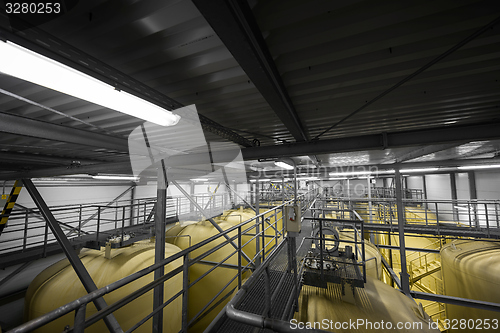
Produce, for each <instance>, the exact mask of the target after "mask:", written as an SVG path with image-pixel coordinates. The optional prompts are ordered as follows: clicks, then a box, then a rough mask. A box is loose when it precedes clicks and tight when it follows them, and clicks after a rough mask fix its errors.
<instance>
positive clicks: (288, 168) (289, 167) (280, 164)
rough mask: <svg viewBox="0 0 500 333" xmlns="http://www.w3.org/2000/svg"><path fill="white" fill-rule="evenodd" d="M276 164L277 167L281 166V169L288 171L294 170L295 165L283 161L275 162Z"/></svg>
mask: <svg viewBox="0 0 500 333" xmlns="http://www.w3.org/2000/svg"><path fill="white" fill-rule="evenodd" d="M274 164H275V165H276V166H279V167H280V168H283V169H286V170H293V169H294V168H293V165H290V164H288V163H285V162H281V161H276V162H274Z"/></svg>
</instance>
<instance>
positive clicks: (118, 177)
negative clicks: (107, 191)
mask: <svg viewBox="0 0 500 333" xmlns="http://www.w3.org/2000/svg"><path fill="white" fill-rule="evenodd" d="M92 178H94V179H103V180H130V181H133V182H137V181H139V179H140V178H139V177H135V176H123V175H95V176H92Z"/></svg>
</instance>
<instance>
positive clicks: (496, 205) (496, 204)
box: [495, 202, 500, 228]
mask: <svg viewBox="0 0 500 333" xmlns="http://www.w3.org/2000/svg"><path fill="white" fill-rule="evenodd" d="M495 218H496V220H497V228H500V223H499V221H498V203H497V202H495Z"/></svg>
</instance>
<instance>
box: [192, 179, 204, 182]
mask: <svg viewBox="0 0 500 333" xmlns="http://www.w3.org/2000/svg"><path fill="white" fill-rule="evenodd" d="M190 180H191V181H193V182H207V181H208V178H193V179H190Z"/></svg>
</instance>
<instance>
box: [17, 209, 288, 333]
mask: <svg viewBox="0 0 500 333" xmlns="http://www.w3.org/2000/svg"><path fill="white" fill-rule="evenodd" d="M263 212H264V210H261V213H263ZM254 216H255V212H254V211H253V210H251V209H238V210H229V211H226V212H225V213H224V214H222V215H221V216H219V217H217V218H215V221H216V223H217V224H218V225H219V227H221V228H222V229H223V230H227V229H229V228H231V227H233V226H235V225H237V224H240V223H241V222H244V221H247V220H249V219H251V218H252V217H254ZM264 217H265V227H266V228H267V229H266V231H265V233H266V235H269V236H274V235H276V229H277V230H281V229H282V220H281V212H276V213H267V214H266V215H264ZM276 220H277V223H275V221H276ZM276 224H277V226H276ZM251 225H253V223H247V224H245V225H244V226H242V231H244V230H245V229H248V228H250V227H251ZM271 225H273V227H271ZM217 233H218V231H217V229H215V228H214V226H213V225H212V224H211V223H210V222H209V221H206V220H204V221H200V222H196V221H186V222H183V223H182V224H179V223H178V224H176V225H174V226H173V227H172V228H170V229H168V230H167V232H166V244H165V257H168V256H170V255H173V254H175V253H177V252H179V251H181V250H184V249H186V248H188V247H189V246H190V245H194V244H197V243H199V242H201V241H203V240H205V239H207V238H209V237H211V236H214V235H216V234H217ZM250 234H255V229H252V230H250V231H249V232H248V235H244V236H243V237H242V244H243V245H244V246H243V248H242V250H243V252H245V254H246V255H247V256H248V257H250V258H254V256H255V255H256V252H257V247H256V241H255V239H253V240H252V236H251V235H250ZM235 235H236V231H234V232H231V233H229V236H230V237H233V236H235ZM267 239H270V238H269V237H268V238H267ZM223 241H225V239H224V238H223V237H219V238H218V239H217V240H215V241H212V242H210V243H209V244H207V245H205V246H203V247H201V248H199V249H197V250H195V251H193V252H191V254H190V258H196V257H197V256H198V255H200V254H202V253H205V252H206V251H208V250H210V249H211V248H213V247H215V246H217V245H219V244H221V243H222V242H223ZM235 243H237V239H236V240H235ZM245 244H246V245H245ZM273 244H274V242H273ZM260 246H261V248H262V243H261V244H260ZM271 246H272V244H267V247H266V251H268V250H269V249H270V248H271ZM154 249H155V244H154V239H151V240H145V241H139V242H136V243H134V244H132V245H130V246H127V247H123V248H118V249H112V250H111V252H110V254H108V255H106V251H105V249H104V248H103V249H101V250H100V251H99V250H91V249H85V250H83V251H81V253H80V255H79V256H80V259H81V260H82V262H83V264H84V265H85V267H86V269H87V271H88V272H89V274H90V276H91V277H92V279H93V280H94V282H95V284H96V285H97V287H98V288H101V287H104V286H106V285H108V284H110V283H112V282H114V281H116V280H119V279H121V278H123V277H125V276H128V275H130V274H132V273H134V272H137V271H139V270H141V269H143V268H146V267H148V266H150V265H152V264H153V263H154V252H155V250H154ZM233 251H234V248H233V247H232V246H230V245H225V246H223V247H222V248H220V249H219V250H217V251H215V252H214V253H212V254H210V255H208V256H207V257H205V258H204V259H203V260H205V261H206V262H215V263H218V262H220V261H222V260H224V259H225V258H227V257H228V256H230V254H231V253H232V252H233ZM225 263H226V264H232V265H237V264H238V258H237V255H236V254H235V255H232V256H230V258H229V259H228V260H227V261H225ZM242 263H243V265H245V264H246V261H245V260H243V261H242ZM182 264H183V261H182V259H178V260H176V261H174V262H172V263H170V264H168V265H166V266H165V274H166V273H168V272H170V271H172V270H175V269H176V268H177V267H179V266H181V265H182ZM211 267H213V266H211V265H207V264H203V263H195V264H194V265H192V266H191V267H190V269H189V281H190V282H191V283H192V282H194V281H196V280H197V279H198V278H199V277H200V276H201V275H203V274H204V273H205V272H206V271H208V270H209V269H211ZM249 274H250V271H246V272H244V274H243V279H245V278H246V277H248V275H249ZM235 275H237V270H236V269H233V268H227V267H217V268H216V269H215V270H213V271H212V272H210V273H209V274H208V275H206V276H205V277H204V278H202V279H201V280H200V281H199V282H197V283H196V284H194V285H193V286H192V287H191V288H189V301H188V315H189V318H190V319H191V318H194V316H195V315H196V314H197V313H198V312H199V311H200V310H202V309H203V307H204V306H205V304H207V303H208V302H209V301H210V300H211V299H212V298H213V297H214V296H215V295H216V294H217V292H218V291H219V290H221V289H222V288H223V287H224V286H225V285H226V284H227V283H229V281H230V280H231V279H232V278H233V277H234V276H235ZM151 281H153V273H151V274H149V275H146V276H144V277H142V278H140V279H138V280H136V281H134V282H132V283H130V284H128V285H126V286H125V287H122V288H120V289H118V290H116V291H114V292H111V293H110V294H107V295H106V296H104V299H105V301H106V302H107V304H112V303H114V302H116V301H118V300H120V299H121V298H123V297H124V296H126V295H128V294H130V293H131V292H133V291H135V290H137V289H139V288H140V287H142V286H144V285H145V284H147V283H150V282H151ZM237 283H238V279H234V280H233V281H232V282H231V283H230V285H229V286H228V287H227V288H226V291H225V292H223V293H222V294H221V295H219V297H217V299H215V301H214V302H213V303H212V305H214V304H217V303H218V301H219V300H221V299H222V298H223V297H224V296H225V294H226V293H228V292H231V290H233V289H235V287H237ZM164 289H165V291H164V292H165V295H164V300H168V299H170V298H171V297H173V296H174V295H176V294H177V293H178V292H179V291H181V290H182V273H180V274H177V275H176V276H174V277H173V278H171V279H169V280H168V281H167V282H165V285H164ZM234 293H235V291H234V292H233V294H234ZM85 294H86V292H85V290H84V288H83V286H82V284H81V282H80V280H79V279H78V277H77V275H76V273H75V271H74V270H73V269H72V267H71V265H70V264H69V261H68V260H67V259H64V260H61V261H59V262H57V263H56V264H54V265H52V266H50V267H48V268H47V269H45V270H44V271H43V272H42V273H40V274H39V275H38V276H37V277H36V278H35V279H34V280H33V282H32V283H31V284H30V286H29V288H28V290H27V293H26V296H25V313H24V317H25V320H31V319H34V318H37V317H39V316H40V315H42V314H44V313H47V312H49V311H51V310H54V309H56V308H58V307H60V306H62V305H64V304H67V303H69V302H71V301H73V300H75V299H77V298H79V297H81V296H83V295H85ZM230 299H231V297H227V298H226V299H225V300H224V301H222V302H220V303H219V304H218V305H217V306H216V307H214V308H213V309H212V311H210V312H209V313H208V314H207V315H205V316H203V317H202V318H201V320H199V321H197V322H195V323H194V325H192V327H190V329H189V332H203V330H204V328H205V327H206V326H208V324H209V323H210V322H211V321H212V320H213V318H215V316H216V315H217V314H218V313H219V312H220V310H222V308H223V307H224V306H225V304H226V303H227V302H228V301H229V300H230ZM152 300H153V292H152V291H149V292H148V293H146V294H143V295H142V296H140V297H139V298H137V299H136V300H134V301H132V302H130V303H128V304H127V305H126V306H124V307H122V308H121V309H119V310H117V311H116V312H114V316H115V317H116V319H117V320H118V322H119V323H120V326H121V327H122V329H124V331H125V330H127V329H129V328H131V327H132V326H133V325H134V324H135V323H137V322H138V321H139V320H141V319H142V318H144V317H145V316H146V315H147V314H149V313H151V311H152V310H153V309H152V304H153V303H152ZM212 305H211V306H212ZM211 306H209V307H208V308H210V307H211ZM86 311H87V312H86V316H87V317H88V316H90V315H92V314H93V313H95V312H97V310H96V308H95V306H94V305H93V304H89V305H88V306H87V310H86ZM181 311H182V300H181V297H177V298H176V299H175V300H174V301H173V302H172V303H170V304H169V305H167V306H166V307H165V309H164V321H163V331H164V332H179V331H180V329H181V319H182V317H181V316H182V313H181ZM73 316H74V315H73V313H70V314H67V315H65V316H63V317H61V318H59V319H57V320H55V321H53V322H51V323H49V324H47V325H45V326H43V327H41V328H40V329H38V330H37V331H36V332H47V333H49V332H50V333H52V332H62V331H63V330H64V328H65V327H67V326H69V327H71V326H72V325H73ZM151 326H152V320H149V321H148V322H146V323H145V324H143V325H142V326H141V327H140V328H139V329H137V330H136V332H151ZM106 331H107V329H106V327H105V325H104V323H103V321H102V320H101V321H99V322H98V323H96V324H94V325H92V326H90V327H89V328H87V329H86V330H85V332H106Z"/></svg>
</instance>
